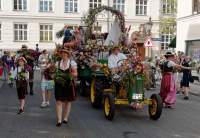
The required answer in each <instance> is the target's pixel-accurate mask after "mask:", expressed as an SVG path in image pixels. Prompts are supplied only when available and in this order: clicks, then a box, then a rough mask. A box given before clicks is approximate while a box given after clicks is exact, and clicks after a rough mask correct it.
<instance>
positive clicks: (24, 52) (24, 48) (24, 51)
mask: <svg viewBox="0 0 200 138" xmlns="http://www.w3.org/2000/svg"><path fill="white" fill-rule="evenodd" d="M19 54H20V56H22V57H24V58H25V59H26V61H27V65H28V67H29V69H28V71H29V88H30V95H33V94H34V93H33V79H34V57H33V55H32V54H31V52H30V50H29V49H28V48H27V46H26V45H22V48H21V50H20V51H19Z"/></svg>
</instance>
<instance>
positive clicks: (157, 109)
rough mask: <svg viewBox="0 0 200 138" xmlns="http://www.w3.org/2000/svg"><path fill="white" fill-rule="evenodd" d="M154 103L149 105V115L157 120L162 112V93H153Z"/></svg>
mask: <svg viewBox="0 0 200 138" xmlns="http://www.w3.org/2000/svg"><path fill="white" fill-rule="evenodd" d="M151 100H152V104H150V105H149V117H150V119H152V120H157V119H159V118H160V116H161V114H162V108H163V104H162V100H161V97H160V95H158V94H152V95H151Z"/></svg>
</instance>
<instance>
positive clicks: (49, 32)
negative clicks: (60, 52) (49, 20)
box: [40, 24, 53, 42]
mask: <svg viewBox="0 0 200 138" xmlns="http://www.w3.org/2000/svg"><path fill="white" fill-rule="evenodd" d="M40 41H41V42H51V41H53V25H51V24H41V25H40Z"/></svg>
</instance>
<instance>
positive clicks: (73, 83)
mask: <svg viewBox="0 0 200 138" xmlns="http://www.w3.org/2000/svg"><path fill="white" fill-rule="evenodd" d="M69 73H70V74H71V73H72V67H71V60H70V63H69ZM69 88H70V91H71V93H72V96H71V98H72V99H70V100H71V101H75V100H76V98H77V87H76V81H75V79H74V78H71V81H70V85H69Z"/></svg>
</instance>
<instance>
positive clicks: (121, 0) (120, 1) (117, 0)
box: [113, 0, 125, 13]
mask: <svg viewBox="0 0 200 138" xmlns="http://www.w3.org/2000/svg"><path fill="white" fill-rule="evenodd" d="M113 7H114V9H116V10H119V11H121V12H122V13H124V11H125V0H113Z"/></svg>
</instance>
